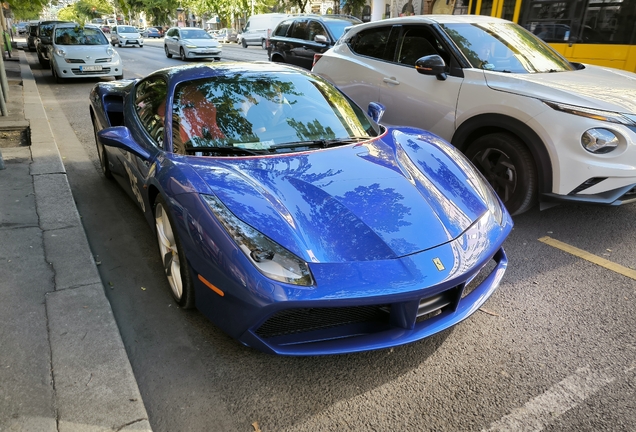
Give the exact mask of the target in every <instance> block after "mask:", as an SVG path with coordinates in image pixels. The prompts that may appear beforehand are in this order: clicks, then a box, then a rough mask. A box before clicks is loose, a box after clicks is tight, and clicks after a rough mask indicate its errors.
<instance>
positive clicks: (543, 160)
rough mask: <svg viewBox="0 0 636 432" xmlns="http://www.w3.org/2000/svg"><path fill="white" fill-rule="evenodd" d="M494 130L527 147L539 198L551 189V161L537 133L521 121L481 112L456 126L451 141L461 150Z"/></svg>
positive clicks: (464, 149) (463, 150)
mask: <svg viewBox="0 0 636 432" xmlns="http://www.w3.org/2000/svg"><path fill="white" fill-rule="evenodd" d="M495 132H508V133H511V134H513V135H515V136H516V137H517V138H519V139H520V140H521V141H522V142H523V143H524V144H525V145H526V147H527V148H528V150H529V151H530V153H531V154H532V158H533V159H534V163H535V165H536V168H537V181H538V193H539V198H540V197H541V194H542V193H545V192H551V190H552V162H551V161H550V154H549V153H548V150H547V149H546V147H545V144H544V143H543V140H542V139H541V138H540V137H539V135H538V134H537V133H536V132H535V131H534V130H532V128H531V127H529V126H528V125H526V124H524V123H523V122H521V121H519V120H517V119H515V118H513V117H509V116H506V115H503V114H481V115H477V116H475V117H472V118H470V119H468V120H466V121H465V122H464V123H462V124H461V126H460V127H458V128H457V130H456V131H455V134H454V135H453V138H452V140H451V143H452V144H453V145H454V146H455V147H457V148H458V149H459V150H461V151H462V153H463V152H465V151H466V149H467V148H468V146H469V145H470V143H472V142H473V141H474V140H475V139H477V138H478V137H480V136H482V135H485V134H489V133H495Z"/></svg>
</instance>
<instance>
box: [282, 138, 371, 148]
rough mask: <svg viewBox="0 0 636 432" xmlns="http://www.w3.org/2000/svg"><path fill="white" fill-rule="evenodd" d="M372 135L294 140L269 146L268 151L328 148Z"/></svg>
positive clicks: (354, 141)
mask: <svg viewBox="0 0 636 432" xmlns="http://www.w3.org/2000/svg"><path fill="white" fill-rule="evenodd" d="M371 138H373V137H370V136H368V137H346V138H336V139H328V140H327V139H320V140H310V141H294V142H288V143H284V144H277V145H273V146H270V147H269V150H270V151H276V150H280V149H294V148H299V147H319V148H328V147H333V146H336V145H342V144H351V143H358V142H362V141H367V140H370V139H371Z"/></svg>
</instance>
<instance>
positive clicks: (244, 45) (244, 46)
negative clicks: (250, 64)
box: [241, 39, 247, 48]
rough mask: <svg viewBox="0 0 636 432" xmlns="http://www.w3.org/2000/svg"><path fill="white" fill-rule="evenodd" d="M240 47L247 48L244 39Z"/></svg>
mask: <svg viewBox="0 0 636 432" xmlns="http://www.w3.org/2000/svg"><path fill="white" fill-rule="evenodd" d="M241 45H243V48H247V42H245V39H243V40H241Z"/></svg>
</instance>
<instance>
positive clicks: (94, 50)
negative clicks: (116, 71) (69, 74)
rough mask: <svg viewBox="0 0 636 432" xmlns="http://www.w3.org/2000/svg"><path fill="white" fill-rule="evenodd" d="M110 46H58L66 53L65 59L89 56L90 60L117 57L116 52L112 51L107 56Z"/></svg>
mask: <svg viewBox="0 0 636 432" xmlns="http://www.w3.org/2000/svg"><path fill="white" fill-rule="evenodd" d="M109 47H110V44H104V45H60V46H59V48H62V49H63V50H64V52H65V53H66V57H67V58H79V57H81V58H86V57H87V56H90V57H91V58H92V59H97V58H107V57H115V56H117V52H116V51H115V50H113V53H112V54H108V53H107V51H108V48H109Z"/></svg>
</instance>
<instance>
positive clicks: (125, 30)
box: [117, 26, 139, 33]
mask: <svg viewBox="0 0 636 432" xmlns="http://www.w3.org/2000/svg"><path fill="white" fill-rule="evenodd" d="M117 33H139V32H138V31H137V29H136V28H134V27H131V26H117Z"/></svg>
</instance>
